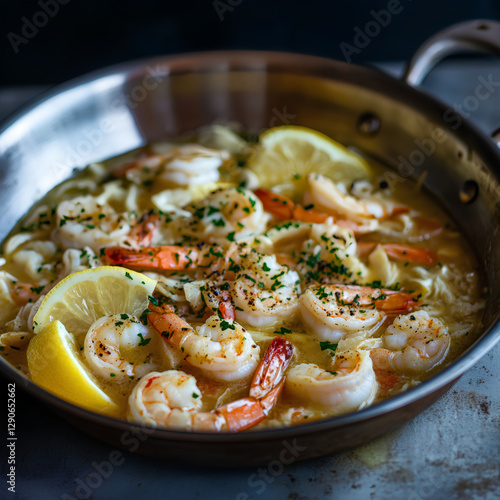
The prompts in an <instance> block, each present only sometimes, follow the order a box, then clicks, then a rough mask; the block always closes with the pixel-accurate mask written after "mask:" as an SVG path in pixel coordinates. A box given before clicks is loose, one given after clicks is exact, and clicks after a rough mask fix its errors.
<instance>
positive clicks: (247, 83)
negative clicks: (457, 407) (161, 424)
mask: <svg viewBox="0 0 500 500" xmlns="http://www.w3.org/2000/svg"><path fill="white" fill-rule="evenodd" d="M458 49H460V50H461V49H475V50H483V51H488V52H491V53H494V54H496V55H500V23H496V22H492V21H473V22H468V23H463V24H460V25H457V26H454V27H452V28H450V29H448V30H445V31H443V32H441V33H439V34H438V35H436V36H435V37H434V38H433V39H431V40H430V41H429V42H427V43H426V44H424V45H423V46H422V48H421V49H420V50H419V52H418V53H417V55H416V56H415V58H414V60H413V61H412V62H411V64H410V65H409V68H408V71H407V72H406V76H405V77H404V79H403V81H399V80H396V79H394V78H392V77H390V76H387V75H386V74H383V73H381V72H378V71H376V70H373V69H368V68H365V67H359V66H355V65H349V64H345V63H342V62H337V61H331V60H327V59H321V58H317V57H309V56H303V55H294V54H282V53H271V52H216V53H204V54H194V55H182V56H178V57H162V58H157V59H153V60H147V61H139V62H132V63H127V64H123V65H120V66H116V67H113V68H109V69H105V70H102V71H99V72H96V73H92V74H90V75H88V76H85V77H83V78H80V79H78V80H74V81H72V82H70V83H69V84H67V85H63V86H60V87H58V88H57V89H55V90H53V91H51V92H49V93H47V94H45V95H44V97H43V98H41V99H38V100H37V102H36V103H33V104H31V105H29V106H27V107H25V109H23V110H22V111H20V112H18V113H17V114H16V115H15V116H13V117H12V118H10V119H9V120H8V121H6V122H4V124H3V126H2V127H1V128H0V199H1V202H2V216H1V223H0V240H1V239H3V238H4V237H5V236H6V235H7V233H8V232H9V231H10V230H11V229H12V227H13V226H14V225H15V223H16V222H17V221H18V219H19V218H20V217H21V216H22V215H24V213H25V212H26V211H27V210H28V209H29V207H30V206H31V205H32V204H33V203H34V202H35V201H36V200H38V199H39V198H40V197H41V196H43V195H44V194H45V193H46V192H47V191H48V190H49V189H51V188H52V187H53V186H55V185H56V184H57V183H59V182H60V181H62V180H63V179H66V178H67V177H69V176H70V175H71V174H72V172H73V169H74V168H80V167H83V166H85V165H86V164H88V163H90V162H92V161H97V160H103V159H106V158H109V157H112V156H115V155H117V154H120V153H123V152H125V151H127V150H130V149H134V148H136V147H139V146H142V145H144V144H146V143H148V142H150V141H155V140H161V139H165V138H168V137H176V136H178V135H180V134H182V133H184V132H187V131H191V130H193V129H197V128H199V127H202V126H204V125H207V124H210V123H214V122H228V121H236V122H239V123H241V124H242V125H243V126H244V127H245V128H246V130H248V131H249V132H255V133H256V132H258V131H260V130H262V129H265V128H267V127H270V126H275V125H279V124H284V123H293V124H298V125H305V126H308V127H312V128H315V129H318V130H320V131H322V132H324V133H326V134H328V135H330V136H332V137H334V138H335V139H337V140H339V141H340V142H343V143H345V144H349V145H352V146H354V147H356V148H358V149H360V150H361V151H363V152H365V153H366V154H368V155H371V156H373V157H375V158H377V159H379V160H381V161H382V162H383V163H384V164H386V165H388V166H389V167H392V168H393V169H394V170H391V171H390V173H389V174H388V175H389V178H390V179H393V180H394V181H395V182H399V181H400V180H402V179H404V178H406V177H411V178H416V177H418V176H419V175H420V174H421V172H422V171H423V169H424V168H425V170H427V171H428V175H427V177H426V178H425V182H424V184H425V187H426V188H427V189H428V190H429V191H430V192H431V193H432V194H433V195H434V197H435V198H437V199H438V200H439V201H440V202H441V203H442V205H443V206H444V208H445V209H446V210H447V211H448V212H449V214H450V215H451V216H452V217H453V218H454V219H455V221H456V222H457V224H458V225H459V226H460V227H461V229H462V230H463V231H464V232H465V234H466V235H467V237H468V239H469V241H470V242H471V243H472V245H473V247H474V250H475V251H476V252H477V255H478V257H479V259H480V262H482V263H483V264H484V273H485V276H486V279H487V284H488V300H487V305H486V311H485V314H484V333H483V334H482V335H481V337H480V338H479V339H478V340H477V341H476V342H475V343H474V344H473V345H472V346H471V347H470V348H469V349H468V350H467V351H466V352H465V353H464V354H462V356H460V358H458V359H457V360H456V361H455V362H454V363H452V364H451V365H450V366H448V367H446V368H445V369H443V370H442V371H441V372H440V373H438V374H437V375H436V376H434V377H432V378H431V379H430V380H428V381H426V382H425V383H423V384H421V385H420V386H418V387H415V388H414V389H411V390H410V391H408V392H406V393H404V394H401V395H399V396H396V397H394V398H391V399H389V400H386V401H384V402H382V403H380V404H377V405H375V406H372V407H370V408H367V409H365V410H362V411H359V412H357V413H353V414H349V415H345V416H340V417H335V418H330V419H327V420H324V421H320V422H314V423H311V424H308V425H301V426H297V427H293V428H287V429H280V430H266V431H256V432H247V433H242V434H238V435H211V434H189V433H185V432H175V431H167V430H152V429H141V428H140V427H139V426H137V425H134V424H129V423H127V422H122V421H117V420H113V419H111V418H107V417H103V416H99V415H96V414H93V413H90V412H88V411H85V410H82V409H80V408H77V407H75V406H73V405H71V404H69V403H66V402H64V401H62V400H60V399H58V398H56V397H54V396H52V395H51V394H49V393H47V392H45V391H44V390H43V389H41V388H39V387H37V386H35V385H34V384H33V383H31V382H30V381H29V380H27V379H26V378H25V377H23V376H22V375H21V374H20V373H19V372H18V371H17V370H15V369H14V368H13V367H11V366H10V365H8V364H7V363H6V362H5V361H4V360H3V359H2V360H0V370H1V371H2V373H4V374H5V375H6V376H7V377H9V378H11V379H12V380H14V381H15V382H16V383H17V384H18V385H19V386H22V387H24V388H25V389H26V390H27V391H28V392H29V393H31V394H33V395H34V396H36V397H38V398H40V399H42V400H43V401H45V402H46V403H47V404H48V405H50V406H51V407H53V408H54V409H55V410H56V411H57V412H59V413H60V414H61V415H62V416H63V417H64V418H66V419H68V420H70V421H71V422H72V423H73V424H74V425H75V426H77V427H79V428H81V429H82V430H83V431H85V432H87V433H89V434H91V435H93V436H95V437H97V438H99V439H102V440H105V441H107V442H109V443H112V444H114V445H117V446H123V447H127V449H132V450H136V451H138V452H139V453H144V454H147V455H151V456H154V457H160V458H174V457H175V459H176V460H177V461H182V460H184V461H186V462H190V463H194V462H195V463H199V464H202V465H244V464H245V465H250V464H260V463H268V462H269V460H272V459H274V458H280V454H285V455H286V454H290V453H292V454H293V453H295V454H296V456H295V457H294V458H295V459H305V458H308V457H314V456H319V455H322V454H326V453H330V452H333V451H335V450H340V449H342V448H346V447H349V446H354V445H357V444H360V443H363V442H366V441H368V440H370V439H373V438H375V437H377V436H379V435H381V434H383V433H384V432H386V431H389V430H391V429H394V428H395V427H396V426H399V425H401V424H403V423H404V422H406V421H407V420H409V419H410V418H412V417H413V416H414V415H416V414H417V413H419V412H420V411H422V410H423V409H425V408H426V407H428V406H429V405H430V404H432V403H433V402H434V401H435V400H436V399H437V398H439V397H440V396H441V395H442V394H443V393H444V392H445V391H447V390H448V389H449V388H450V387H451V386H452V385H453V383H454V382H455V381H456V380H457V379H458V378H459V377H460V376H461V375H462V374H463V373H464V372H465V371H466V370H467V369H468V368H470V367H471V366H472V365H473V364H474V363H475V362H476V361H477V360H478V359H479V358H481V356H483V355H484V354H485V353H486V352H487V351H488V350H489V349H491V348H492V347H493V345H494V344H495V343H496V342H497V341H498V340H499V338H500V328H499V326H498V323H499V321H498V319H499V318H498V313H499V310H500V308H499V301H500V245H499V238H498V222H499V220H500V217H499V213H500V209H499V206H500V151H499V149H498V147H497V144H496V143H495V142H494V141H493V140H491V139H490V138H489V137H487V136H485V135H484V134H483V133H481V132H480V131H479V130H477V129H476V128H475V127H474V126H473V125H472V124H471V123H469V122H468V121H467V120H466V119H464V118H461V117H460V116H459V115H457V114H456V112H454V110H452V109H450V108H447V107H446V105H445V104H443V103H440V102H439V101H437V100H436V99H433V98H432V97H430V96H428V95H426V94H425V93H424V92H421V91H419V90H418V89H415V88H414V87H413V85H416V84H418V83H420V81H421V80H422V79H423V78H424V77H425V75H426V74H427V72H428V71H429V69H430V68H431V66H432V65H433V64H435V63H436V62H438V61H439V60H440V59H442V58H443V57H444V56H446V55H448V54H451V53H453V52H455V51H457V50H458ZM487 84H488V82H486V84H485V85H487ZM490 85H492V84H491V83H490ZM499 121H500V116H499ZM496 140H497V141H498V140H500V137H498V136H497V137H496ZM391 176H392V177H391ZM284 450H285V451H284ZM286 450H288V451H286ZM287 456H288V455H287ZM281 458H283V457H281Z"/></svg>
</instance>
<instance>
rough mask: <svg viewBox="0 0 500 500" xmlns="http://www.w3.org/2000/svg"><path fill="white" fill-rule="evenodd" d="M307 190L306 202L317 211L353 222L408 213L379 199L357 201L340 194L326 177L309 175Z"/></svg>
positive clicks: (401, 207)
mask: <svg viewBox="0 0 500 500" xmlns="http://www.w3.org/2000/svg"><path fill="white" fill-rule="evenodd" d="M308 181H309V190H308V191H307V192H306V198H305V199H306V200H307V201H308V202H310V203H313V204H314V206H315V207H316V208H317V209H319V210H324V211H325V212H326V213H331V214H335V215H337V216H339V217H340V218H347V219H348V220H351V221H354V222H366V219H385V218H389V217H392V216H395V215H398V214H402V213H407V212H409V208H407V207H403V206H397V205H394V204H389V202H384V201H385V200H384V201H383V200H382V199H380V198H375V197H372V198H365V199H357V198H355V197H354V196H350V195H348V194H347V193H344V192H342V191H341V190H340V189H339V187H338V186H337V185H336V184H335V183H334V182H333V181H332V180H331V179H329V178H328V177H325V176H323V175H319V174H309V176H308Z"/></svg>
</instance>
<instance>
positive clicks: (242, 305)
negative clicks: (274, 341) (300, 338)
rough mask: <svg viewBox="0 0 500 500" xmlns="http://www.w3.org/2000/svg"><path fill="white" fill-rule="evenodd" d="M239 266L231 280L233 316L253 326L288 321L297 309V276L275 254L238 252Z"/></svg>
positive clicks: (264, 325) (298, 289)
mask: <svg viewBox="0 0 500 500" xmlns="http://www.w3.org/2000/svg"><path fill="white" fill-rule="evenodd" d="M240 259H241V260H240V264H241V267H242V270H241V271H240V273H239V274H238V275H237V276H236V280H235V281H234V282H233V283H232V284H231V300H232V302H233V305H234V309H235V316H236V319H237V320H239V321H244V322H246V323H248V324H249V325H252V326H254V327H257V328H266V327H271V326H273V325H275V324H276V323H282V322H286V321H287V320H288V321H290V320H291V319H292V318H293V316H294V314H295V313H296V312H298V309H299V302H298V298H299V295H300V278H299V275H298V274H297V272H295V271H291V270H290V268H289V267H288V266H281V265H279V264H278V262H277V261H276V256H275V255H264V254H261V253H259V252H256V251H255V250H253V251H250V252H249V253H247V254H246V255H240Z"/></svg>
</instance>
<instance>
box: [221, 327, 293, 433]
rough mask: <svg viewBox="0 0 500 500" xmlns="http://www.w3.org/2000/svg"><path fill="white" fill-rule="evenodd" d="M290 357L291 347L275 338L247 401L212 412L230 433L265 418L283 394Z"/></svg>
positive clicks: (249, 426) (257, 372)
mask: <svg viewBox="0 0 500 500" xmlns="http://www.w3.org/2000/svg"><path fill="white" fill-rule="evenodd" d="M292 357H293V345H292V344H291V343H290V342H288V341H287V340H285V339H283V338H280V337H277V338H275V339H274V340H273V341H272V342H271V344H270V345H269V348H268V349H267V352H266V354H265V356H264V358H263V359H262V361H261V362H260V364H259V366H258V368H257V370H256V372H255V374H254V376H253V379H252V384H251V388H250V393H249V397H247V398H242V399H239V400H237V401H233V402H232V403H228V404H227V405H224V406H221V407H219V408H217V409H216V410H214V412H213V413H216V414H218V415H222V416H223V417H224V418H225V420H226V425H227V428H228V430H229V431H230V432H241V431H245V430H247V429H249V428H251V427H253V426H255V425H257V424H258V423H259V422H261V421H262V420H264V419H265V418H266V417H267V415H268V414H269V412H270V411H271V410H272V408H273V407H274V405H275V404H276V402H277V401H278V398H279V395H280V394H281V391H282V390H283V386H284V383H285V380H284V373H285V370H286V369H287V367H288V365H289V364H290V361H291V359H292Z"/></svg>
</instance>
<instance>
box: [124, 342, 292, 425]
mask: <svg viewBox="0 0 500 500" xmlns="http://www.w3.org/2000/svg"><path fill="white" fill-rule="evenodd" d="M292 356H293V346H292V344H290V343H289V342H287V341H286V340H284V339H282V338H276V339H274V340H273V341H272V342H271V345H270V346H269V348H268V350H267V352H266V355H265V356H264V358H263V360H262V361H261V362H260V364H259V366H258V368H257V370H256V372H255V374H254V376H253V379H252V383H251V386H250V391H249V396H248V397H246V398H243V399H239V400H236V401H233V402H231V403H228V404H226V405H224V406H221V407H219V408H216V409H215V410H213V411H211V412H209V413H208V412H207V413H202V412H200V409H201V406H202V398H201V392H200V390H199V388H198V386H197V384H196V379H195V378H194V377H193V376H192V375H188V374H186V373H184V372H182V371H176V370H170V371H167V372H163V373H157V372H155V373H150V374H149V375H148V376H147V377H144V378H143V379H142V380H141V381H140V382H139V383H138V384H137V385H136V387H135V388H134V390H133V391H132V394H131V395H130V398H129V414H128V420H129V421H132V422H139V423H143V424H146V425H150V426H152V427H165V428H170V429H179V430H185V431H195V432H223V431H229V432H241V431H244V430H246V429H249V428H251V427H253V426H255V425H257V424H258V423H259V422H261V421H262V420H264V419H265V418H266V416H267V415H268V414H269V412H270V411H271V410H272V408H273V407H274V405H275V404H276V401H277V400H278V397H279V395H280V393H281V390H282V388H283V383H284V381H283V376H284V373H285V370H286V368H287V366H288V364H289V363H290V360H291V358H292Z"/></svg>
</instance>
